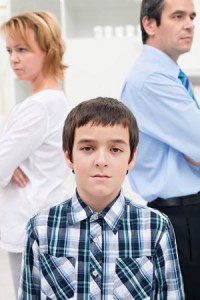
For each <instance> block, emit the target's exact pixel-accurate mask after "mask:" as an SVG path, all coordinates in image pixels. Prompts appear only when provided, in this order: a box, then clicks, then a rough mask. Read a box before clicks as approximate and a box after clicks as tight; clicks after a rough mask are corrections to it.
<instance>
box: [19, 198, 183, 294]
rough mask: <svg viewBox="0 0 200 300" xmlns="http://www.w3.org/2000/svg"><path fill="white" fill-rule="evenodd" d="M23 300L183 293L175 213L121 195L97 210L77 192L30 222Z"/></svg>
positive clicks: (22, 288)
mask: <svg viewBox="0 0 200 300" xmlns="http://www.w3.org/2000/svg"><path fill="white" fill-rule="evenodd" d="M18 299H20V300H36V299H37V300H39V299H41V300H44V299H45V300H47V299H56V300H64V299H78V300H82V299H84V300H86V299H87V300H89V299H90V300H97V299H98V300H111V299H120V300H124V299H126V300H128V299H135V300H136V299H137V300H140V299H143V300H144V299H146V300H147V299H151V300H152V299H159V300H166V299H168V300H173V299H174V300H175V299H176V300H179V299H184V293H183V285H182V277H181V272H180V268H179V263H178V258H177V250H176V243H175V237H174V232H173V229H172V225H171V223H170V222H169V220H168V218H167V217H165V216H164V215H162V214H161V213H159V212H157V211H154V210H152V209H150V208H148V207H145V206H144V207H143V206H141V205H138V204H134V203H133V202H132V201H130V200H129V199H127V198H125V197H124V196H123V194H122V193H121V194H120V195H119V197H118V198H117V199H115V200H114V201H113V202H112V203H111V204H110V205H109V206H108V207H106V208H105V209H104V210H103V211H102V212H100V213H95V212H93V211H92V209H90V208H89V207H88V206H87V205H86V204H85V203H83V201H82V200H81V199H80V198H79V197H78V196H77V195H75V196H73V197H72V198H71V199H69V200H67V201H65V202H62V203H61V204H59V205H57V206H54V207H52V208H50V209H49V210H43V211H42V212H41V213H39V214H38V215H36V216H35V217H33V218H32V219H31V220H30V222H29V224H28V227H27V243H26V249H25V254H24V261H23V273H22V278H21V286H20V289H19V298H18Z"/></svg>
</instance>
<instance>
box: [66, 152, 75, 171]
mask: <svg viewBox="0 0 200 300" xmlns="http://www.w3.org/2000/svg"><path fill="white" fill-rule="evenodd" d="M64 155H65V159H66V162H67V165H68V167H69V168H70V169H72V170H73V162H72V161H71V160H70V158H69V153H68V151H67V150H66V151H64Z"/></svg>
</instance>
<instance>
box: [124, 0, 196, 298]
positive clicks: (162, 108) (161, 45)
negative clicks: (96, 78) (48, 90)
mask: <svg viewBox="0 0 200 300" xmlns="http://www.w3.org/2000/svg"><path fill="white" fill-rule="evenodd" d="M195 16H196V12H195V8H194V4H193V2H192V0H143V2H142V5H141V15H140V22H141V29H142V39H143V44H144V47H143V51H142V53H141V55H140V57H139V58H138V60H137V61H136V62H135V64H134V67H133V68H132V70H131V71H130V73H129V75H128V77H127V79H126V82H125V84H124V87H123V90H122V95H121V99H122V101H123V102H124V103H125V104H126V105H127V106H128V107H129V108H130V109H131V110H132V111H133V112H134V114H135V116H136V119H137V121H138V125H139V130H140V142H139V147H138V155H137V159H136V163H135V168H134V169H133V170H132V171H131V172H129V179H130V183H131V186H132V189H133V190H134V191H136V192H137V193H139V194H141V196H142V197H143V198H144V199H145V200H146V201H147V202H148V205H149V206H150V207H153V208H157V209H159V210H161V211H162V212H164V213H165V214H167V215H168V216H169V218H170V219H171V221H172V223H173V226H174V229H175V234H176V239H177V244H178V252H179V258H180V264H181V269H182V273H183V279H184V285H185V292H186V299H187V300H189V299H191V300H195V299H200V296H199V286H198V284H199V278H200V242H199V234H198V231H199V228H200V193H199V191H200V164H199V161H200V130H199V128H200V109H199V107H200V103H198V101H197V99H195V98H194V96H193V94H192V90H191V86H190V84H189V82H188V79H187V78H186V77H185V75H184V74H183V72H182V71H181V70H180V68H179V66H178V64H177V60H178V58H179V56H180V55H181V54H183V53H185V52H188V51H190V48H191V45H192V40H193V33H194V24H193V21H194V18H195ZM183 81H184V82H183Z"/></svg>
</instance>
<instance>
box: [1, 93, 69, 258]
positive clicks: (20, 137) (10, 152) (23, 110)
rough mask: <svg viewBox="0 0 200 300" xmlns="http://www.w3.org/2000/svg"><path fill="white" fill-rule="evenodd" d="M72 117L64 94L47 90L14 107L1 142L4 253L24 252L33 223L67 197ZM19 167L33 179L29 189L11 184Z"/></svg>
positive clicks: (30, 180)
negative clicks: (67, 127) (66, 147)
mask: <svg viewBox="0 0 200 300" xmlns="http://www.w3.org/2000/svg"><path fill="white" fill-rule="evenodd" d="M68 111H69V107H68V104H67V100H66V98H65V96H64V93H63V92H62V91H58V90H43V91H41V92H39V93H37V94H34V95H32V96H30V97H28V98H27V99H26V100H25V101H23V102H21V103H20V104H18V105H17V106H16V107H15V109H14V110H13V113H12V114H11V116H10V118H9V120H8V122H7V123H6V125H5V128H4V130H3V132H2V134H1V136H0V247H2V248H3V249H5V250H7V251H10V252H22V250H23V244H24V237H25V227H26V224H27V221H28V220H29V218H30V217H31V216H33V215H34V214H35V213H37V212H38V211H39V210H41V209H42V208H45V207H48V206H51V205H54V204H55V203H57V202H59V201H62V200H64V199H65V197H66V190H65V188H64V182H66V177H67V175H68V174H69V169H68V167H67V165H66V163H65V158H64V153H63V150H62V130H63V125H64V120H65V118H66V116H67V113H68ZM17 167H20V168H21V169H22V170H23V172H24V173H25V174H26V175H27V177H28V178H29V182H28V184H27V185H26V186H25V187H19V186H18V185H16V184H15V183H13V182H12V181H11V178H12V175H13V172H14V171H15V169H16V168H17Z"/></svg>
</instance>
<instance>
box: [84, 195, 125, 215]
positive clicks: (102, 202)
mask: <svg viewBox="0 0 200 300" xmlns="http://www.w3.org/2000/svg"><path fill="white" fill-rule="evenodd" d="M119 193H120V192H118V193H116V195H115V196H114V197H112V198H110V199H109V198H108V199H106V197H96V196H95V197H94V198H93V199H85V197H82V196H81V195H80V193H79V192H78V195H79V197H80V198H81V200H82V201H83V202H84V203H85V204H86V205H87V206H88V207H90V208H91V209H92V210H93V211H94V212H101V211H103V210H104V209H105V208H106V207H107V206H108V205H110V204H111V203H112V202H113V201H114V200H115V199H116V198H117V197H118V196H119Z"/></svg>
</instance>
